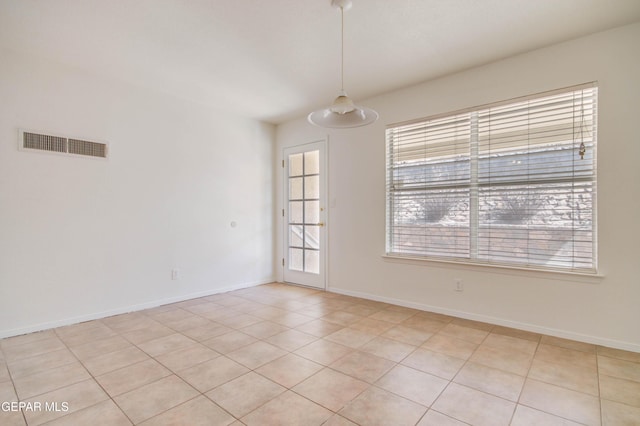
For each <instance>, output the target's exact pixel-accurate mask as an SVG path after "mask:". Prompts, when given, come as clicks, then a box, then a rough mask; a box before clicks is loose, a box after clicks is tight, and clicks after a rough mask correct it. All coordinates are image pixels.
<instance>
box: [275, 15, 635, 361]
mask: <svg viewBox="0 0 640 426" xmlns="http://www.w3.org/2000/svg"><path fill="white" fill-rule="evenodd" d="M638 41H640V24H635V25H631V26H626V27H621V28H618V29H615V30H612V31H608V32H604V33H599V34H596V35H592V36H589V37H585V38H580V39H577V40H573V41H570V42H567V43H563V44H558V45H554V46H550V47H547V48H544V49H540V50H536V51H532V52H529V53H526V54H522V55H519V56H516V57H512V58H508V59H505V60H502V61H499V62H496V63H492V64H488V65H485V66H482V67H478V68H474V69H470V70H467V71H465V72H461V73H459V74H455V75H450V76H446V77H444V78H440V79H437V80H434V81H429V82H426V83H423V84H420V85H417V86H414V87H410V88H406V89H403V90H398V91H395V92H392V93H388V94H385V95H383V96H379V97H376V98H373V99H368V100H361V99H358V100H357V101H359V102H360V103H361V104H363V105H366V106H368V107H371V108H374V109H376V110H377V111H378V112H379V113H380V116H381V119H380V120H379V121H378V122H377V123H375V124H374V125H372V126H368V127H365V128H358V129H349V130H338V131H326V130H323V129H318V128H315V127H313V126H311V125H309V124H307V123H306V120H305V119H304V118H300V119H299V120H295V121H292V122H288V123H285V124H283V125H280V126H278V129H277V133H276V139H277V146H278V148H277V149H278V153H277V155H279V156H282V148H283V147H285V146H291V145H296V144H301V143H305V142H310V141H314V140H317V139H320V138H324V137H327V136H328V138H329V181H330V183H329V199H330V200H331V203H330V204H335V206H333V207H331V208H330V209H329V220H328V232H329V241H330V242H329V252H328V255H329V258H328V273H329V274H328V280H329V281H328V282H329V288H330V290H332V291H336V292H341V293H345V294H352V295H358V296H364V297H369V298H373V299H377V300H386V301H394V302H396V303H400V304H404V305H407V306H414V307H418V308H422V309H428V310H433V311H437V312H443V313H448V314H454V315H458V316H461V317H464V318H470V319H477V320H482V321H488V322H491V323H495V324H501V325H507V326H513V327H518V328H521V329H526V330H531V331H537V332H542V333H547V334H552V335H556V336H560V337H567V338H573V339H577V340H582V341H587V342H592V343H599V344H603V345H607V346H612V347H618V348H623V349H630V350H635V351H639V352H640V259H639V257H638V254H639V253H640V249H639V247H640V220H639V218H640V213H639V212H640V140H639V138H638V132H637V130H636V128H637V125H638V117H639V116H638V106H637V105H638V99H640V78H638V76H640V55H639V54H638ZM381 60H384V59H383V58H381ZM590 81H597V82H598V86H599V129H598V143H599V145H598V203H599V205H598V207H599V208H598V230H599V266H600V268H599V269H600V271H599V272H600V274H602V275H603V276H604V277H603V278H592V277H590V278H581V277H576V276H566V275H561V274H557V273H538V272H520V271H509V270H501V269H496V268H491V267H468V266H467V267H465V266H456V265H453V266H452V265H448V264H443V263H436V262H409V263H400V262H394V261H390V260H387V259H384V258H383V257H382V255H383V254H384V250H385V235H384V229H385V190H384V185H385V168H384V164H385V152H384V146H385V141H384V130H385V126H386V125H388V124H391V123H396V122H401V121H405V120H409V119H414V118H419V117H426V116H430V115H433V114H438V113H445V112H449V111H454V110H458V109H462V108H467V107H472V106H477V105H482V104H486V103H489V102H494V101H500V100H505V99H510V98H514V97H518V96H524V95H528V94H533V93H538V92H543V91H547V90H552V89H557V88H562V87H567V86H572V85H576V84H580V83H586V82H590ZM331 100H332V95H331V93H328V94H327V103H329V102H330V101H331ZM278 179H281V176H278ZM277 188H280V186H278V187H277ZM281 200H282V194H281V193H278V201H277V203H278V205H280V204H281V202H282V201H281ZM278 226H279V232H278V234H277V235H278V243H277V250H278V252H277V256H278V257H281V254H282V244H283V243H282V235H281V234H282V233H281V228H282V225H281V224H279V225H278ZM278 278H279V279H282V276H281V273H280V275H279V276H278ZM456 278H459V279H462V280H463V282H464V285H465V290H464V292H462V293H457V292H454V291H453V283H454V279H456Z"/></svg>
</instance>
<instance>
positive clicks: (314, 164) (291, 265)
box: [283, 141, 327, 289]
mask: <svg viewBox="0 0 640 426" xmlns="http://www.w3.org/2000/svg"><path fill="white" fill-rule="evenodd" d="M283 158H284V197H283V198H284V206H283V207H284V208H283V216H284V226H283V230H284V234H285V235H284V238H283V241H284V262H283V266H284V281H285V282H290V283H294V284H301V285H306V286H310V287H316V288H322V289H324V288H325V259H326V253H325V251H326V247H325V242H326V234H327V227H326V217H327V215H326V213H327V212H326V203H325V200H326V141H319V142H314V143H310V144H305V145H300V146H296V147H292V148H286V149H285V150H284V157H283Z"/></svg>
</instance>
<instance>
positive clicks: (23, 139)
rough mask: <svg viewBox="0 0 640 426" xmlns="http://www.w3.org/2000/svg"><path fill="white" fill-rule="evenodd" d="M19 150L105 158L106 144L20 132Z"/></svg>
mask: <svg viewBox="0 0 640 426" xmlns="http://www.w3.org/2000/svg"><path fill="white" fill-rule="evenodd" d="M19 143H20V149H21V150H29V151H30V150H36V151H48V152H58V153H62V154H70V155H73V156H77V155H81V156H84V157H98V158H107V144H106V143H100V142H91V141H86V140H83V139H72V138H67V137H64V136H52V135H46V134H42V133H33V132H26V131H24V130H21V131H20V136H19Z"/></svg>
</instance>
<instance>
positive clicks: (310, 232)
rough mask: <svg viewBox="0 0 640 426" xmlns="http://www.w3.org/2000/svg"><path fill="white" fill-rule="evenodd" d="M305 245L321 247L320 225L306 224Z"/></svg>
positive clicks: (315, 247)
mask: <svg viewBox="0 0 640 426" xmlns="http://www.w3.org/2000/svg"><path fill="white" fill-rule="evenodd" d="M304 246H305V247H307V248H314V249H319V248H320V227H319V226H316V225H305V227H304Z"/></svg>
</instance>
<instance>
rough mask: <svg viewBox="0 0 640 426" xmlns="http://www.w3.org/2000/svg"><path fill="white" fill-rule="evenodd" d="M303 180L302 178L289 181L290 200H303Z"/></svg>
mask: <svg viewBox="0 0 640 426" xmlns="http://www.w3.org/2000/svg"><path fill="white" fill-rule="evenodd" d="M302 179H303V178H301V177H299V178H290V179H289V199H290V200H302Z"/></svg>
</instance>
